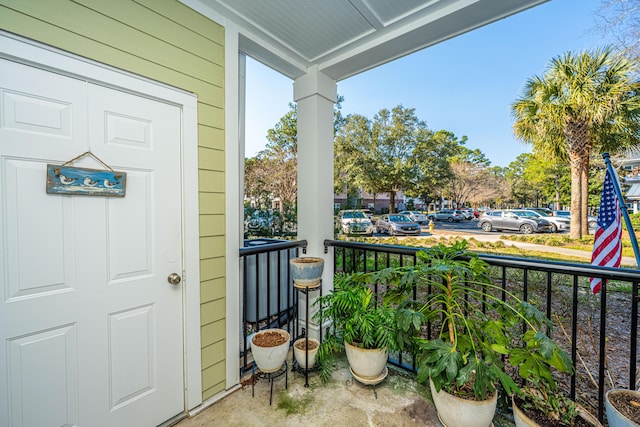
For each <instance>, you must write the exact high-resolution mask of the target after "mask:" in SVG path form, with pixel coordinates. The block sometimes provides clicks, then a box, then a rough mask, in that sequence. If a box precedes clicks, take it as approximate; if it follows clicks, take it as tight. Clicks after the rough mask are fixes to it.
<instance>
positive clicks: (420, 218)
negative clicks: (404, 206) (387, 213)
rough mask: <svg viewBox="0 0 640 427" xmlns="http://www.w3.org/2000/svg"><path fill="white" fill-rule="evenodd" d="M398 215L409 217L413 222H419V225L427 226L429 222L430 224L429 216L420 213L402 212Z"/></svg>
mask: <svg viewBox="0 0 640 427" xmlns="http://www.w3.org/2000/svg"><path fill="white" fill-rule="evenodd" d="M398 213H399V214H400V215H406V216H408V217H409V218H410V219H411V221H413V222H417V223H418V224H426V223H427V222H429V219H427V216H426V215H425V214H423V213H421V212H418V211H402V212H398Z"/></svg>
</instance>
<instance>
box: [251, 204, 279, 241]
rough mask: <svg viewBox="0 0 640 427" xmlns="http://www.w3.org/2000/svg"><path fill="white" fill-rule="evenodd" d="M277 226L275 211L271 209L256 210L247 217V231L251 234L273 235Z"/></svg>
mask: <svg viewBox="0 0 640 427" xmlns="http://www.w3.org/2000/svg"><path fill="white" fill-rule="evenodd" d="M275 228H276V223H275V221H274V215H273V211H270V210H256V211H254V212H253V213H252V214H251V216H250V217H248V218H246V219H245V231H248V232H249V233H251V234H267V235H272V234H274V233H275Z"/></svg>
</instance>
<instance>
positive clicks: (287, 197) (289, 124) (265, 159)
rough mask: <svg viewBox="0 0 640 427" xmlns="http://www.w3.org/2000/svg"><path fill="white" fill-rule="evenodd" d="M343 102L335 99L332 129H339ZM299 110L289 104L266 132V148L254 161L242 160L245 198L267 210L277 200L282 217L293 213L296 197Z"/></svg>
mask: <svg viewBox="0 0 640 427" xmlns="http://www.w3.org/2000/svg"><path fill="white" fill-rule="evenodd" d="M343 100H344V98H343V97H342V96H338V100H337V103H336V105H335V108H334V129H337V128H338V127H340V125H341V123H342V121H343V117H342V114H341V112H340V108H341V103H342V101H343ZM297 153H298V106H297V105H296V104H294V103H289V111H288V112H287V113H286V114H285V115H284V116H282V117H281V118H280V120H279V121H278V122H277V123H276V124H275V125H274V127H273V128H272V129H269V130H268V131H267V145H266V147H265V149H264V150H262V151H260V152H259V153H258V154H257V155H256V157H254V158H250V159H245V195H246V196H247V197H250V198H253V199H254V200H256V201H258V202H259V205H260V207H261V208H262V209H267V208H270V207H271V206H270V204H271V200H272V199H274V198H279V199H280V201H281V203H282V210H283V213H284V215H285V217H289V216H292V215H293V213H295V211H296V209H295V205H296V201H297V197H298V189H297V173H298V172H297V170H298V161H297Z"/></svg>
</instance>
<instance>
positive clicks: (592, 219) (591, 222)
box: [553, 211, 598, 230]
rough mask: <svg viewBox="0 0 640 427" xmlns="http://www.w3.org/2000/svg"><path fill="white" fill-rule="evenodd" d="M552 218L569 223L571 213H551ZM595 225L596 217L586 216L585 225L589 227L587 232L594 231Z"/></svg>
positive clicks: (596, 222)
mask: <svg viewBox="0 0 640 427" xmlns="http://www.w3.org/2000/svg"><path fill="white" fill-rule="evenodd" d="M553 216H554V217H559V218H567V219H568V220H569V221H571V211H553ZM597 224H598V217H595V216H591V215H589V216H587V225H588V227H589V230H593V229H595V228H596V225H597Z"/></svg>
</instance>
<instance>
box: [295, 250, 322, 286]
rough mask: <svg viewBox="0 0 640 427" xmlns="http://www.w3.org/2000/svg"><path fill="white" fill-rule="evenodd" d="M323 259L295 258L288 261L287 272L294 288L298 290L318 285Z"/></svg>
mask: <svg viewBox="0 0 640 427" xmlns="http://www.w3.org/2000/svg"><path fill="white" fill-rule="evenodd" d="M323 270H324V259H322V258H315V257H297V258H292V259H290V260H289V271H290V272H291V279H292V280H293V283H294V285H295V286H297V287H299V288H306V287H315V286H316V285H318V284H319V283H320V279H321V278H322V271H323Z"/></svg>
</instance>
